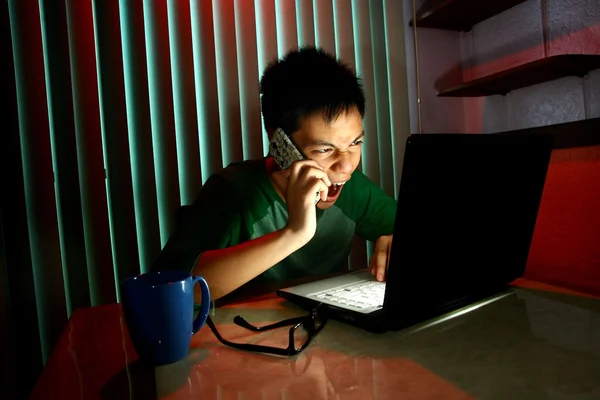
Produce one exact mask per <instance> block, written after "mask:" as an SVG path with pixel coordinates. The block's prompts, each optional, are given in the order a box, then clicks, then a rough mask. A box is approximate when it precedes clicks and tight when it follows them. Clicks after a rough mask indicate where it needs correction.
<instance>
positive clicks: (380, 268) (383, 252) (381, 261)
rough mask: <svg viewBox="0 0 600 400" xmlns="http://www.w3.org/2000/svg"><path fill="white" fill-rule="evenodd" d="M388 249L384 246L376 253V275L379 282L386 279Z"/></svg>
mask: <svg viewBox="0 0 600 400" xmlns="http://www.w3.org/2000/svg"><path fill="white" fill-rule="evenodd" d="M387 256H388V254H387V249H386V248H385V247H384V248H382V249H379V250H377V251H376V253H375V254H374V257H375V277H376V278H377V280H378V281H379V282H382V281H383V280H385V272H386V267H387V258H388V257H387Z"/></svg>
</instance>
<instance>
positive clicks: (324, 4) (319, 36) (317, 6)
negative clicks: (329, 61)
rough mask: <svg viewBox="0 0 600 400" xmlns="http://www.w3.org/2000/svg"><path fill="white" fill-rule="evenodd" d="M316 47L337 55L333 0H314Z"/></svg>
mask: <svg viewBox="0 0 600 400" xmlns="http://www.w3.org/2000/svg"><path fill="white" fill-rule="evenodd" d="M313 7H314V20H315V45H316V46H319V47H322V48H323V49H325V50H327V51H328V52H329V53H331V54H335V32H334V26H333V25H334V23H333V3H332V0H313Z"/></svg>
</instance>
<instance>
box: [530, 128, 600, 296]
mask: <svg viewBox="0 0 600 400" xmlns="http://www.w3.org/2000/svg"><path fill="white" fill-rule="evenodd" d="M599 134H600V132H599ZM525 277H526V278H529V279H533V280H537V281H541V282H545V283H550V284H553V285H557V286H562V287H566V288H570V289H574V290H578V291H582V292H586V293H589V294H592V295H595V296H600V146H594V147H580V148H575V149H564V150H555V151H554V152H553V155H552V159H551V161H550V167H549V170H548V176H547V178H546V185H545V187H544V194H543V197H542V204H541V206H540V211H539V214H538V220H537V224H536V229H535V232H534V237H533V242H532V245H531V250H530V253H529V260H528V263H527V269H526V272H525Z"/></svg>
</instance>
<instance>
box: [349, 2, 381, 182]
mask: <svg viewBox="0 0 600 400" xmlns="http://www.w3.org/2000/svg"><path fill="white" fill-rule="evenodd" d="M364 5H365V3H364V2H363V1H361V0H353V1H352V20H353V21H354V29H353V33H354V54H355V60H356V72H357V73H358V75H359V76H360V77H361V78H362V82H363V88H364V91H365V98H366V103H367V110H366V112H365V118H364V120H363V126H364V128H365V141H364V144H363V153H362V162H361V164H362V170H363V172H364V173H365V174H366V175H367V176H368V177H369V178H371V179H372V180H373V181H374V182H375V183H377V184H380V175H379V156H378V154H377V151H378V145H377V140H378V139H377V135H378V131H377V114H376V108H375V107H376V103H375V81H374V78H373V55H372V50H371V22H370V15H369V12H368V8H366V7H365V6H364Z"/></svg>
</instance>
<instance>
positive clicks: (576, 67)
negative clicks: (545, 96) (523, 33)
mask: <svg viewBox="0 0 600 400" xmlns="http://www.w3.org/2000/svg"><path fill="white" fill-rule="evenodd" d="M597 68H600V55H595V54H561V55H557V56H550V57H546V58H542V59H540V60H536V61H532V62H530V63H527V64H522V65H519V66H516V67H514V68H509V69H507V70H504V71H500V72H497V73H495V74H491V75H488V76H484V77H482V78H478V79H474V80H472V81H469V82H465V83H462V84H460V85H457V86H453V87H449V88H445V89H441V90H439V91H438V93H437V95H438V96H439V97H480V96H490V95H494V94H501V95H504V94H506V93H508V92H510V91H511V90H515V89H519V88H522V87H526V86H531V85H535V84H537V83H542V82H547V81H552V80H554V79H558V78H563V77H565V76H584V75H585V74H586V73H588V72H589V71H591V70H593V69H597Z"/></svg>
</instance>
